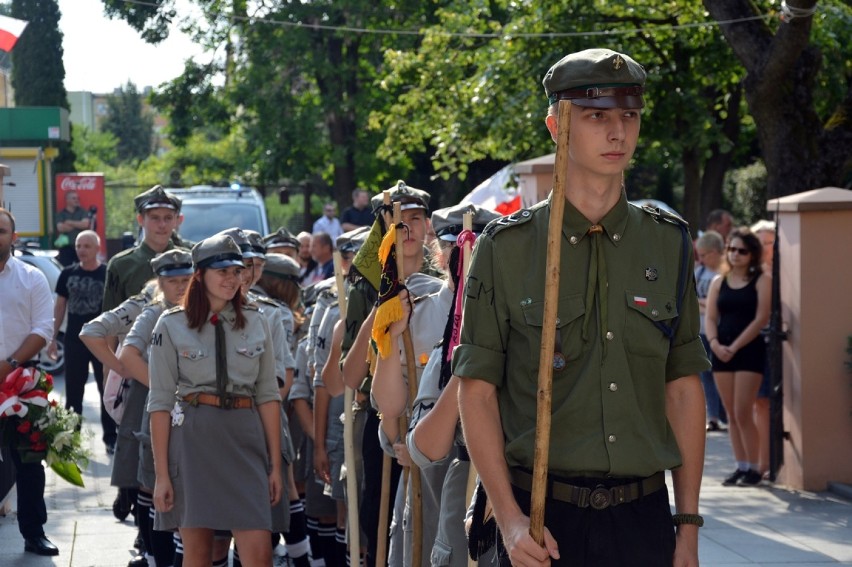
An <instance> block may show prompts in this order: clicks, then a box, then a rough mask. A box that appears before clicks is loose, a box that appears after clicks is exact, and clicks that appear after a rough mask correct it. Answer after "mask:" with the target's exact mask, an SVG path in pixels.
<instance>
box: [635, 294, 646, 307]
mask: <svg viewBox="0 0 852 567" xmlns="http://www.w3.org/2000/svg"><path fill="white" fill-rule="evenodd" d="M633 303H634V304H635V305H638V306H639V307H645V306H646V305H648V298H647V297H640V296H638V295H634V296H633Z"/></svg>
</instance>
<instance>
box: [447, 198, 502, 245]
mask: <svg viewBox="0 0 852 567" xmlns="http://www.w3.org/2000/svg"><path fill="white" fill-rule="evenodd" d="M465 213H471V214H472V215H473V226H472V228H473V232H475V233H477V234H479V233H480V232H482V231H483V230H485V225H487V224H488V223H490V222H491V221H493V220H494V219H499V218H500V215H499V214H498V213H495V212H494V211H491V210H488V209H483V208H482V207H479V206H477V205H474V204H472V203H460V204H458V205H454V206H452V207H447V208H445V209H438V210H437V211H435V212H434V213H432V228H433V229H434V230H435V235H436V236H437V237H438V238H440V239H441V240H453V241H455V239H456V237H457V236H458V235H459V233H460V232H461V231H462V228H463V224H462V223H463V222H464V215H465Z"/></svg>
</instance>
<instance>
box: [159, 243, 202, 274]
mask: <svg viewBox="0 0 852 567" xmlns="http://www.w3.org/2000/svg"><path fill="white" fill-rule="evenodd" d="M151 268H152V269H153V270H154V274H156V275H157V276H165V277H168V276H188V275H191V274H192V272H194V271H195V269H194V268H193V267H192V254H190V253H189V250H184V249H183V248H173V249H172V250H167V251H165V252H163V253H162V254H157V255H156V256H154V258H153V259H152V260H151Z"/></svg>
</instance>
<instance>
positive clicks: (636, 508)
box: [453, 49, 708, 567]
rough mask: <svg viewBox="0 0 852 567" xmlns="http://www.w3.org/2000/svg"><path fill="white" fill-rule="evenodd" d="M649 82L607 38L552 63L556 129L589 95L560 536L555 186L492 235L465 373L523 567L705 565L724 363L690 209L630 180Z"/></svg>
mask: <svg viewBox="0 0 852 567" xmlns="http://www.w3.org/2000/svg"><path fill="white" fill-rule="evenodd" d="M644 83H645V71H644V70H643V69H642V67H641V66H640V65H639V64H638V63H636V62H635V61H634V60H633V59H631V58H630V57H628V56H627V55H624V54H620V53H615V52H613V51H609V50H606V49H591V50H587V51H582V52H579V53H574V54H571V55H568V56H566V57H565V58H563V59H562V60H560V61H559V62H558V63H556V64H555V65H554V66H553V67H551V69H550V70H549V71H548V73H547V75H546V76H545V78H544V86H545V91H546V94H547V95H548V97H549V99H550V100H549V103H550V105H551V108H550V111H549V114H548V116H547V118H546V124H547V127H548V130H549V131H550V133H551V136H552V137H553V138H554V139H556V132H557V123H556V122H557V119H556V104H557V102H558V101H559V100H560V99H567V100H571V102H572V103H573V104H572V105H571V107H570V109H571V127H570V143H569V153H568V166H567V171H565V172H563V173H564V175H565V181H566V185H565V198H566V202H565V203H564V206H565V215H564V221H563V225H562V239H563V240H562V245H561V272H560V285H559V301H558V319H557V330H556V331H557V332H556V344H555V356H554V374H553V389H552V396H553V406H552V419H553V425H552V431H553V435H551V437H550V465H549V471H548V472H549V473H550V480H551V482H552V484H551V485H550V486H551V488H550V490H549V492H548V494H547V502H546V506H545V527H546V528H547V529H546V530H545V537H544V540H545V546H544V547H541V546H539V545H537V544H536V543H535V541H534V540H533V539H532V537H531V536H530V535H529V517H528V515H529V500H530V493H529V489H530V478H531V474H530V473H531V471H532V466H533V449H534V445H535V443H534V438H535V424H536V420H535V418H536V397H537V396H536V392H537V377H538V364H537V360H538V358H537V356H536V353H538V352H539V349H540V343H541V336H542V327H541V325H542V320H543V298H544V273H545V258H546V252H547V250H546V248H547V245H546V242H547V236H548V234H547V228H548V224H549V208H550V201H549V200H546V201H544V202H542V203H539V204H538V205H536V206H534V207H532V208H531V209H529V210H523V211H520V212H518V213H515V214H513V215H511V216H509V217H504V218H502V219H499V220H497V221H494V222H492V223H491V224H490V225H489V226H488V228H487V229H486V231H485V232H484V233H483V235H482V236H481V237H480V238H479V239H478V240H477V243H476V250H475V252H474V254H473V262H472V266H471V269H470V273H469V277H468V288H467V292H466V301H465V310H464V322H463V326H462V337H461V344H460V345H459V346H458V347H457V348H456V350H455V352H454V355H453V373H454V374H455V375H457V376H460V377H462V380H461V387H460V390H459V401H460V408H461V416H462V423H463V425H464V433H465V438H466V440H467V447H468V450H469V451H470V454H471V457H472V459H473V463H474V464H475V465H476V469H477V471H479V474H480V476H481V478H482V482H483V485H484V486H485V489H486V491H487V494H488V499H489V501H490V502H491V503H492V505H493V509H494V516H495V518H496V520H497V524H498V525H499V527H500V531H501V533H502V542H503V543H504V544H505V550H506V553H507V556H504V557H502V558H501V563H503V564H506V565H508V564H509V561H510V559H511V561H512V562H513V563H516V564H523V565H545V564H547V563H548V562H549V561H553V564H554V565H560V564H561V565H595V566H596V567H599V566H609V565H619V566H623V565H643V566H663V565H665V566H667V567H669V566H671V565H672V564H673V562H674V564H675V565H679V566H681V565H692V566H695V565H698V527H699V525H700V524H701V523H702V520H701V518H700V516H698V515H697V512H698V491H699V487H700V484H701V472H702V468H703V461H704V450H703V448H704V397H703V395H702V390H701V383H700V381H699V379H698V373H699V372H700V371H702V370H704V369H705V368H707V364H708V362H707V357H706V354H705V352H704V348H703V346H702V344H701V341H700V340H699V338H698V301H697V299H696V296H695V285H694V281H693V276H692V267H693V258H692V242H691V239H690V238H689V235H688V233H687V232H686V229H685V227H684V226H683V223H682V221H680V220H679V219H677V218H674V217H671V216H667V215H665V214H663V213H659V212H658V211H656V210H643V209H640V208H638V207H635V206H633V205H630V204H629V203H628V202H627V200H626V197H625V192H624V189H623V187H622V183H623V174H624V170H625V169H626V168H627V165H628V163H629V162H630V159H631V157H632V155H633V151H634V149H635V147H636V143H637V139H638V136H639V126H640V122H641V108H642V107H643V105H644V101H643V99H642V92H643V86H644ZM667 469H672V474H673V479H674V495H675V507H676V510H677V512H678V514H677V515H675V517H674V521H673V518H672V516H671V512H670V509H669V501H668V492H667V491H666V489H665V471H666V470H667ZM675 524H677V529H675V527H676V526H675Z"/></svg>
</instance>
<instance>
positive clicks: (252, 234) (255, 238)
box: [243, 230, 266, 258]
mask: <svg viewBox="0 0 852 567" xmlns="http://www.w3.org/2000/svg"><path fill="white" fill-rule="evenodd" d="M243 232H245V233H246V238H248V241H249V245H250V246H251V249H252V251H253V252H254V253H255V258H266V245H265V244H264V243H263V236H261V235H260V233H259V232H257V231H256V230H244V231H243Z"/></svg>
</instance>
